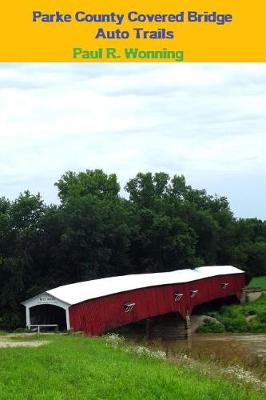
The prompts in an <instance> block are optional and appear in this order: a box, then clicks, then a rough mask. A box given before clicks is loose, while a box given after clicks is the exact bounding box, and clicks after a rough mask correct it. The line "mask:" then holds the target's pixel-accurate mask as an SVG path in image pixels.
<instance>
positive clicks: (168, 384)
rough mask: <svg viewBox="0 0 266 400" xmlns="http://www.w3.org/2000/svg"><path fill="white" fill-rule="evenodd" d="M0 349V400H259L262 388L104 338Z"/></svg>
mask: <svg viewBox="0 0 266 400" xmlns="http://www.w3.org/2000/svg"><path fill="white" fill-rule="evenodd" d="M45 339H46V340H47V339H48V340H50V343H49V344H48V345H46V346H42V347H39V348H12V349H11V348H8V349H7V348H6V349H0V399H1V400H72V399H73V400H74V399H75V400H85V399H86V400H96V399H97V400H109V399H110V400H131V399H132V400H144V399H145V400H151V399H152V400H175V399H180V400H186V399H187V400H218V399H219V400H262V399H265V392H264V393H262V392H259V391H255V389H252V388H247V387H244V386H243V385H242V384H240V383H237V382H236V381H235V380H233V379H232V380H231V381H229V380H226V379H225V378H224V377H222V376H218V375H217V376H211V377H210V376H206V374H204V373H203V372H201V368H193V367H189V366H185V365H184V366H182V365H175V364H174V363H170V362H167V361H164V360H160V359H153V358H150V357H148V356H145V355H144V356H143V355H137V354H134V353H131V352H126V351H125V350H123V349H121V348H116V349H114V348H112V347H110V346H109V345H107V344H106V341H105V340H104V339H103V338H97V339H90V338H86V337H82V336H53V337H51V336H49V337H45Z"/></svg>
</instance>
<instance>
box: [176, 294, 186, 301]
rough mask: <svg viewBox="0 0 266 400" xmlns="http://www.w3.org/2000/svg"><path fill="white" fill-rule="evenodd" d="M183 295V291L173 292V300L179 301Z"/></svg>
mask: <svg viewBox="0 0 266 400" xmlns="http://www.w3.org/2000/svg"><path fill="white" fill-rule="evenodd" d="M183 296H184V295H183V293H175V302H176V303H177V302H178V301H180V300H181V299H182V297H183Z"/></svg>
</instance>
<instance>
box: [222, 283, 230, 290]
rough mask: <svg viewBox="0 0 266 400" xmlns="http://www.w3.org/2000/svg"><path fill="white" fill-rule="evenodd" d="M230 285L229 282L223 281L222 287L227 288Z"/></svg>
mask: <svg viewBox="0 0 266 400" xmlns="http://www.w3.org/2000/svg"><path fill="white" fill-rule="evenodd" d="M228 285H229V283H228V282H223V283H221V287H222V289H227V287H228Z"/></svg>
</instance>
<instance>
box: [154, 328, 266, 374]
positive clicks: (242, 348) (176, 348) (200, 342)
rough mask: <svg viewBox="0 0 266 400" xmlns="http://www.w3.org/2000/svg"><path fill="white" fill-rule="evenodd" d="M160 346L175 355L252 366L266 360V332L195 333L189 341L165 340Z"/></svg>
mask: <svg viewBox="0 0 266 400" xmlns="http://www.w3.org/2000/svg"><path fill="white" fill-rule="evenodd" d="M159 347H161V348H164V349H165V350H166V351H167V352H168V353H170V354H173V355H174V354H175V353H176V354H177V353H180V352H184V353H186V354H190V355H191V356H192V357H193V358H209V359H213V360H219V361H221V362H224V363H226V364H233V363H237V364H241V365H245V366H247V367H251V368H255V367H257V366H258V365H259V364H264V365H265V362H266V335H265V334H256V335H253V334H217V335H215V334H204V335H200V334H194V335H192V338H191V339H190V340H188V341H187V340H184V341H175V342H171V343H165V342H164V343H160V344H159Z"/></svg>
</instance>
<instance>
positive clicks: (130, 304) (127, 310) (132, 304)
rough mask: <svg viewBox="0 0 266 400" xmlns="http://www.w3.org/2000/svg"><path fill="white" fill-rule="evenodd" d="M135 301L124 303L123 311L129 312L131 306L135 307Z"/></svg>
mask: <svg viewBox="0 0 266 400" xmlns="http://www.w3.org/2000/svg"><path fill="white" fill-rule="evenodd" d="M135 305H136V303H126V304H124V306H123V307H124V311H125V312H130V311H132V310H133V308H134V307H135Z"/></svg>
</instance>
